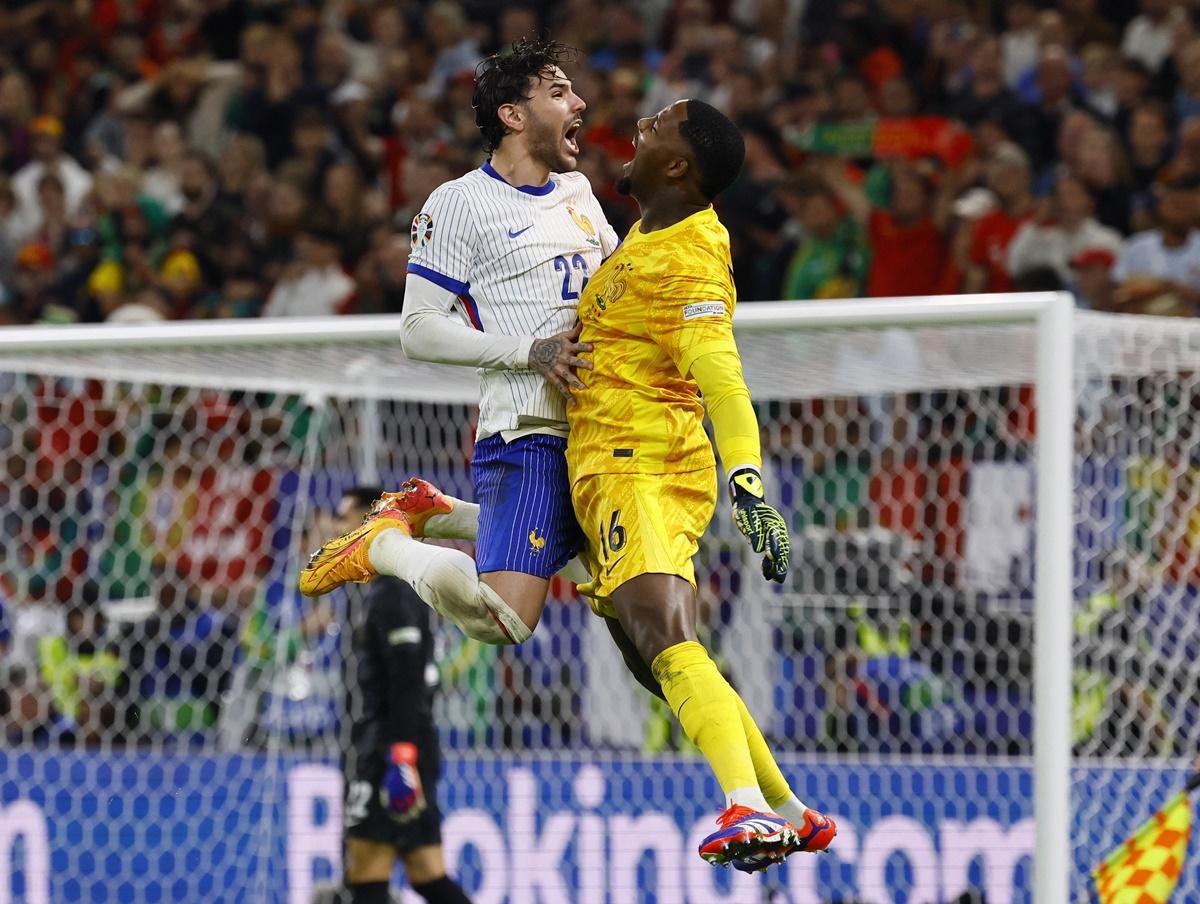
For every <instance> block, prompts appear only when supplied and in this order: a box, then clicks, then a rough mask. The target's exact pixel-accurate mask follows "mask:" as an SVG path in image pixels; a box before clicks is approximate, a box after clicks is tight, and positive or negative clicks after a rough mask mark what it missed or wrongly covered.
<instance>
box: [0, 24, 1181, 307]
mask: <svg viewBox="0 0 1200 904" xmlns="http://www.w3.org/2000/svg"><path fill="white" fill-rule="evenodd" d="M1198 21H1200V5H1197V4H1196V3H1194V2H1180V0H1062V2H1060V3H1056V4H1052V3H1042V2H1032V0H1010V2H1004V3H1001V2H998V0H645V2H610V3H604V4H595V3H592V2H589V0H566V2H556V3H550V2H546V0H534V2H529V3H511V4H510V3H506V4H499V3H491V2H485V0H434V2H419V0H406V2H397V0H386V2H377V0H299V2H290V0H289V2H283V0H96V2H88V0H27V2H21V0H16V2H11V3H8V4H5V5H4V7H3V10H2V11H0V323H65V322H99V321H114V322H135V321H147V320H157V319H180V318H205V317H249V316H289V315H319V314H349V313H366V312H372V313H379V312H395V311H398V310H399V309H400V308H401V306H402V304H403V283H404V275H405V269H406V264H407V253H408V251H407V235H408V226H409V222H410V220H411V217H412V216H413V214H414V213H415V212H416V211H417V210H418V209H419V207H420V205H421V204H422V202H423V200H424V198H425V197H426V196H427V195H428V192H429V191H430V190H431V189H432V188H433V187H435V186H436V185H438V184H440V183H441V182H443V181H445V180H447V179H450V178H453V177H455V176H457V175H459V174H461V173H463V172H465V171H467V170H468V169H470V168H473V167H476V166H478V165H479V164H480V163H481V161H482V159H483V151H482V147H481V143H480V139H479V135H478V132H477V130H476V128H475V125H474V118H473V113H472V110H471V107H470V99H471V92H472V73H473V71H474V69H475V66H476V65H477V63H478V62H479V60H480V59H481V58H482V57H483V56H484V55H485V54H487V53H490V52H492V51H495V50H497V49H501V48H503V47H505V46H506V45H508V44H510V43H511V42H512V41H513V40H515V39H518V38H520V37H521V36H523V35H533V34H537V33H539V32H542V31H546V32H548V33H549V34H551V35H552V36H553V37H555V38H558V39H560V40H562V41H565V42H567V43H570V44H572V45H574V46H577V47H578V48H579V49H580V51H581V53H580V58H579V61H578V63H577V64H576V65H575V66H573V67H571V68H572V71H571V72H570V73H569V75H571V76H572V77H573V78H574V80H575V83H576V90H577V91H578V92H579V94H580V95H581V96H582V97H584V98H585V100H586V101H587V102H588V110H587V112H586V114H585V118H586V132H585V134H584V136H583V147H584V151H583V154H582V157H581V160H580V166H581V168H582V169H583V171H584V172H586V173H587V175H588V176H589V177H590V178H591V180H592V183H593V185H594V187H595V190H596V192H597V194H598V195H599V196H600V198H601V199H602V201H603V203H604V205H605V209H606V211H607V213H608V216H609V218H610V220H611V221H612V222H613V225H614V226H615V227H616V228H617V231H618V232H623V231H624V230H625V229H626V228H627V227H628V226H629V225H630V223H631V221H632V220H633V218H634V216H635V211H634V209H633V207H632V205H631V203H630V202H629V201H628V200H626V199H622V198H620V197H619V196H617V195H616V193H615V192H614V190H613V187H612V186H613V182H614V178H615V174H616V173H617V171H618V169H619V167H620V165H621V164H622V163H624V162H625V160H626V159H628V157H629V155H630V154H631V152H632V145H631V141H630V139H631V136H632V134H633V131H634V124H635V122H636V120H637V118H638V117H639V116H641V115H645V114H647V113H651V112H653V111H655V110H657V109H659V108H660V107H661V106H663V105H664V104H666V103H667V102H669V101H671V100H672V99H674V98H677V97H680V96H692V97H703V98H706V99H709V100H711V101H712V102H714V103H716V104H717V105H718V106H720V107H722V108H724V109H725V110H727V111H728V112H729V113H730V114H731V115H732V116H734V117H735V118H736V120H737V121H738V122H739V124H740V125H741V126H742V128H743V130H744V132H745V135H746V140H747V156H746V166H745V170H744V172H743V174H742V177H741V179H740V180H739V181H738V183H737V184H736V185H735V186H734V187H733V188H732V189H731V190H730V191H729V192H728V193H727V195H726V196H725V197H724V198H723V199H722V202H721V211H720V212H721V215H722V217H723V219H724V221H725V223H726V224H727V225H728V227H729V230H730V233H731V236H732V241H733V243H734V256H735V270H736V273H737V278H738V284H739V291H740V293H741V297H742V298H743V299H749V300H757V299H778V298H784V299H819V298H833V297H847V296H858V295H872V296H887V295H911V294H934V293H946V292H960V291H966V292H985V291H986V292H990V291H1006V290H1012V289H1044V288H1057V287H1066V288H1070V289H1072V290H1073V291H1074V292H1075V293H1076V295H1077V297H1078V298H1079V301H1080V303H1081V304H1083V305H1086V306H1089V307H1092V308H1095V309H1101V310H1117V311H1134V312H1152V313H1168V314H1180V315H1184V314H1192V313H1194V312H1195V309H1196V306H1197V303H1198V302H1200V233H1198V232H1197V231H1196V229H1195V227H1196V226H1197V225H1198V224H1197V220H1198V219H1200V28H1198V26H1197V23H1198Z"/></svg>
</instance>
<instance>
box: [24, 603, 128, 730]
mask: <svg viewBox="0 0 1200 904" xmlns="http://www.w3.org/2000/svg"><path fill="white" fill-rule="evenodd" d="M88 586H90V587H92V588H93V591H92V593H91V595H90V597H89V598H87V599H85V600H84V601H83V602H82V603H80V604H78V605H74V606H72V607H71V608H70V609H69V610H68V611H67V618H66V633H65V634H62V635H58V636H56V637H45V638H43V639H42V640H41V642H40V643H39V644H38V671H39V675H40V677H41V680H42V681H43V682H44V683H45V685H46V687H47V688H48V689H49V691H50V696H51V698H52V700H53V702H54V710H55V711H57V712H58V713H61V714H62V715H63V716H64V717H65V719H66V720H67V721H68V722H69V723H70V724H71V725H72V727H73V729H74V732H75V734H76V735H77V737H78V739H79V740H80V741H81V742H82V743H84V744H86V745H96V744H100V743H103V742H104V741H111V740H112V737H113V735H114V734H115V733H116V731H118V730H119V728H120V726H119V724H118V708H117V701H118V700H119V699H120V698H122V697H123V696H124V695H125V692H124V690H123V689H122V687H121V685H122V684H124V683H125V680H126V679H125V675H124V667H123V665H122V663H121V660H120V659H119V658H118V656H117V655H116V654H115V653H114V652H113V651H112V650H111V649H109V648H108V645H107V644H106V641H105V619H104V616H103V613H102V612H101V611H100V609H99V606H98V605H97V598H98V588H96V587H95V585H94V584H89V585H88Z"/></svg>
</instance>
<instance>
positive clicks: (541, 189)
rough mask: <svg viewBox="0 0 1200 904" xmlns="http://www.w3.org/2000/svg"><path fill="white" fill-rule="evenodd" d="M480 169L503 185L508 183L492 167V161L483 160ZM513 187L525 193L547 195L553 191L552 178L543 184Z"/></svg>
mask: <svg viewBox="0 0 1200 904" xmlns="http://www.w3.org/2000/svg"><path fill="white" fill-rule="evenodd" d="M482 169H483V171H484V172H485V173H487V174H488V175H489V176H491V177H492V178H493V179H499V180H500V181H501V182H503V183H504V184H505V185H508V184H510V183H509V181H508V180H507V179H505V178H504V177H503V176H501V175H500V174H499V173H498V172H496V170H495V169H493V167H492V161H490V160H485V161H484V162H483V167H482ZM513 188H515V189H516V190H517V191H523V192H525V194H527V195H548V194H550V192H552V191H554V180H553V179H547V180H546V184H545V185H514V186H513Z"/></svg>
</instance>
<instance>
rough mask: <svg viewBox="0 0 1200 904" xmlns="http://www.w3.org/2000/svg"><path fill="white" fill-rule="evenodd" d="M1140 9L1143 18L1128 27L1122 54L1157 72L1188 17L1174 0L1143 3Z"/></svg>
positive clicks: (1155, 0) (1123, 40) (1135, 19)
mask: <svg viewBox="0 0 1200 904" xmlns="http://www.w3.org/2000/svg"><path fill="white" fill-rule="evenodd" d="M1141 7H1142V12H1141V14H1140V15H1138V16H1135V17H1134V18H1133V19H1132V20H1131V21H1130V22H1129V24H1128V25H1126V26H1125V35H1124V37H1123V38H1122V39H1121V52H1122V53H1124V54H1125V55H1126V56H1130V57H1133V58H1134V59H1135V60H1137V61H1138V62H1140V63H1141V64H1142V65H1144V66H1145V67H1146V68H1147V69H1148V70H1149V71H1150V72H1157V71H1158V70H1159V68H1160V67H1161V66H1162V64H1163V63H1164V62H1165V61H1166V59H1167V56H1168V55H1169V54H1170V52H1171V39H1172V37H1173V34H1174V31H1175V27H1176V25H1177V24H1178V23H1179V22H1180V21H1182V20H1183V18H1184V17H1185V13H1184V10H1183V7H1182V6H1180V5H1179V4H1176V3H1173V2H1172V0H1141Z"/></svg>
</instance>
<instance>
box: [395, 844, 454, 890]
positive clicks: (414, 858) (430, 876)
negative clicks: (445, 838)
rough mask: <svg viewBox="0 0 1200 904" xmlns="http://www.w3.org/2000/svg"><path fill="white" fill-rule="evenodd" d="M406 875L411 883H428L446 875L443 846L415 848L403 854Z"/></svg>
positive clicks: (416, 884) (414, 884)
mask: <svg viewBox="0 0 1200 904" xmlns="http://www.w3.org/2000/svg"><path fill="white" fill-rule="evenodd" d="M402 860H403V862H404V875H405V876H407V877H408V883H409V885H412V886H413V887H414V888H415V887H416V886H418V885H428V884H429V883H431V882H435V881H437V880H438V879H441V878H443V877H445V875H446V863H445V860H444V858H443V856H442V847H441V845H437V844H430V845H425V846H423V847H419V848H415V849H413V850H411V851H408V852H407V853H405V854H403V855H402Z"/></svg>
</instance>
